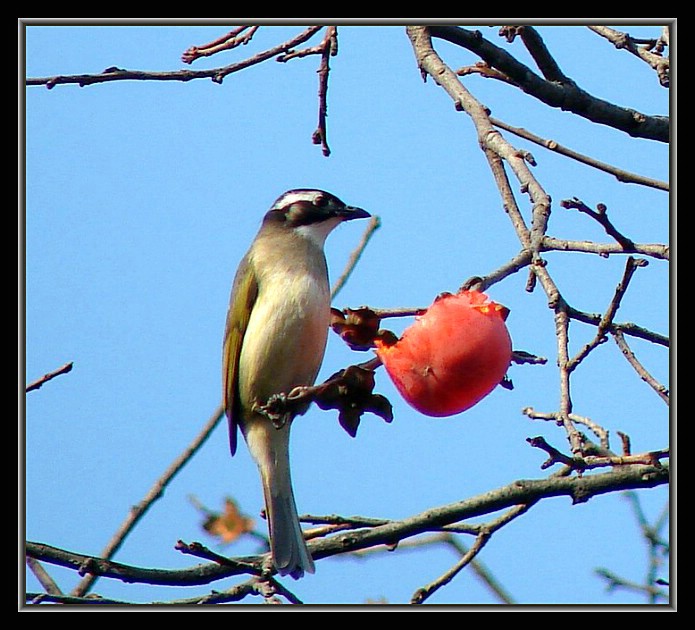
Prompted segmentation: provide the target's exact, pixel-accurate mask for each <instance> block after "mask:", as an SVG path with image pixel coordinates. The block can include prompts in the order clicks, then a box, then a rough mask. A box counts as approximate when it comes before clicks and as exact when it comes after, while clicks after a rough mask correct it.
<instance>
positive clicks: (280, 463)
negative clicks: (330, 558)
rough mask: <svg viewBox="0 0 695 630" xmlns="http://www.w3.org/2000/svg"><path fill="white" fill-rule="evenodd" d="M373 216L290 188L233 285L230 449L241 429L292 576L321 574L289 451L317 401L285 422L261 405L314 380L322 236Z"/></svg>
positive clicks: (319, 349) (278, 555) (281, 566)
mask: <svg viewBox="0 0 695 630" xmlns="http://www.w3.org/2000/svg"><path fill="white" fill-rule="evenodd" d="M370 216H371V215H370V214H369V212H367V211H366V210H364V209H362V208H358V207H355V206H348V205H346V204H345V203H344V202H343V201H341V200H340V199H338V197H336V196H335V195H333V194H331V193H329V192H326V191H324V190H318V189H308V188H296V189H292V190H288V191H287V192H285V193H283V194H282V195H280V197H278V198H277V199H276V201H275V202H274V203H273V204H272V206H271V207H270V209H269V210H268V211H267V212H266V214H265V216H264V217H263V221H262V223H261V227H260V229H259V231H258V233H257V235H256V237H255V239H254V240H253V242H252V243H251V246H250V247H249V249H248V251H247V253H246V255H245V256H244V257H243V258H242V260H241V262H240V264H239V267H238V269H237V272H236V275H235V277H234V283H233V285H232V292H231V298H230V302H229V309H228V312H227V319H226V325H225V332H224V344H223V361H222V363H223V377H222V380H223V401H224V402H223V404H224V409H225V414H226V416H227V420H228V425H229V447H230V451H231V454H232V456H233V455H234V454H235V452H236V450H237V442H238V438H237V429H239V430H240V431H241V434H242V436H243V438H244V440H245V442H246V445H247V447H248V449H249V452H250V454H251V457H252V458H253V460H254V461H255V463H256V465H257V467H258V471H259V473H260V478H261V484H262V487H263V495H264V500H265V512H266V518H267V521H268V533H269V539H270V552H271V558H272V564H273V566H274V568H275V569H276V570H277V572H278V573H279V574H280V575H282V576H284V575H290V576H291V577H292V578H294V579H299V578H301V577H302V576H303V575H304V574H305V573H314V572H315V567H314V562H313V559H312V557H311V554H310V553H309V550H308V549H307V546H306V542H305V541H304V535H303V533H302V529H301V526H300V523H299V517H298V515H297V507H296V503H295V499H294V493H293V490H292V481H291V477H290V456H289V443H290V427H291V424H292V421H293V420H294V418H295V417H296V416H298V415H302V414H304V413H305V412H306V411H307V409H308V407H309V405H310V402H309V403H305V404H303V406H300V407H298V408H296V407H295V408H292V409H291V410H288V411H285V412H284V413H283V414H282V417H281V418H280V419H279V420H278V418H273V417H271V416H270V415H269V414H268V413H266V412H264V410H263V406H264V405H265V404H266V403H267V402H268V401H269V400H271V399H273V398H276V397H282V396H286V395H287V394H289V393H290V392H291V391H292V390H294V389H295V388H301V387H309V386H311V385H313V384H314V382H315V380H316V377H317V375H318V372H319V370H320V367H321V364H322V362H323V356H324V352H325V349H326V343H327V340H328V330H329V324H330V300H331V295H330V286H329V280H328V265H327V263H326V257H325V253H324V243H325V241H326V237H327V236H328V235H329V234H330V233H331V232H332V231H333V229H334V228H336V227H337V226H338V225H339V224H341V223H343V222H345V221H350V220H353V219H362V218H368V217H370ZM288 409H289V407H288Z"/></svg>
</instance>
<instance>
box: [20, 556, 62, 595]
mask: <svg viewBox="0 0 695 630" xmlns="http://www.w3.org/2000/svg"><path fill="white" fill-rule="evenodd" d="M26 562H27V566H28V567H29V569H31V572H32V573H33V574H34V575H35V576H36V579H37V580H38V581H39V583H40V584H41V586H43V588H44V590H45V591H46V593H48V594H49V595H62V594H63V591H61V590H60V587H59V586H58V585H57V584H56V582H55V580H54V579H53V578H52V577H51V576H50V575H49V574H48V571H46V569H45V568H44V566H43V565H42V564H41V563H40V562H39V561H38V560H36V558H30V557H28V556H27V559H26Z"/></svg>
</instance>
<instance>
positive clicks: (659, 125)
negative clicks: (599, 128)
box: [429, 26, 670, 142]
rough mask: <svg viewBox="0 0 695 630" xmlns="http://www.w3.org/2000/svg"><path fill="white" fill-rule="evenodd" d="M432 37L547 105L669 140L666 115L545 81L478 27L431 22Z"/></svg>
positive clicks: (571, 85) (640, 135) (642, 135)
mask: <svg viewBox="0 0 695 630" xmlns="http://www.w3.org/2000/svg"><path fill="white" fill-rule="evenodd" d="M429 30H430V33H431V34H432V37H438V38H440V39H445V40H446V41H448V42H451V43H452V44H456V45H458V46H462V47H464V48H467V49H468V50H470V51H471V52H474V53H475V54H476V55H478V56H479V57H480V58H481V59H482V60H483V61H485V62H486V63H487V64H488V65H490V66H491V67H493V68H496V69H498V70H500V71H501V72H503V73H504V74H506V75H507V76H508V77H509V78H511V79H512V80H513V81H514V82H515V83H517V84H518V85H519V87H521V88H522V89H523V90H524V92H526V93H527V94H530V95H531V96H533V97H534V98H537V99H538V100H540V101H542V102H543V103H545V104H546V105H549V106H550V107H556V108H559V109H562V110H566V111H570V112H572V113H574V114H577V115H579V116H582V117H584V118H587V119H588V120H591V121H593V122H595V123H599V124H602V125H608V126H610V127H614V128H615V129H619V130H620V131H624V132H625V133H627V134H629V135H631V136H635V137H638V138H647V139H649V140H658V141H659V142H668V141H669V135H670V133H669V119H668V117H667V116H648V115H646V114H643V113H640V112H637V111H635V110H634V109H630V108H627V107H620V106H618V105H614V104H613V103H609V102H608V101H604V100H602V99H599V98H597V97H595V96H592V95H591V94H589V93H588V92H586V91H584V90H582V89H581V88H580V87H578V86H577V85H576V84H575V83H574V82H572V81H568V82H567V83H559V82H552V81H546V80H545V79H543V78H542V77H540V76H538V75H537V74H536V73H535V72H533V71H532V70H531V69H530V68H529V67H528V66H526V65H524V64H523V63H521V62H520V61H518V60H517V59H515V58H514V57H513V56H512V55H510V54H509V53H508V52H507V51H506V50H504V49H502V48H500V47H498V46H495V45H494V44H492V43H491V42H489V41H488V40H486V39H485V38H484V37H483V36H482V35H481V33H480V32H479V31H470V30H467V29H464V28H461V27H459V26H431V27H429Z"/></svg>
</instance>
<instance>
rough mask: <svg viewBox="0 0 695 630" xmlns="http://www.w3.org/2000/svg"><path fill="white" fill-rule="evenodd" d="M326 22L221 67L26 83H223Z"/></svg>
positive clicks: (109, 70)
mask: <svg viewBox="0 0 695 630" xmlns="http://www.w3.org/2000/svg"><path fill="white" fill-rule="evenodd" d="M322 28H323V26H311V27H309V28H307V29H306V30H304V31H302V32H301V33H300V34H299V35H297V36H296V37H293V38H292V39H290V40H288V41H286V42H283V43H282V44H279V45H277V46H273V47H272V48H268V49H267V50H264V51H261V52H259V53H258V54H256V55H253V56H252V57H249V58H248V59H244V60H242V61H238V62H236V63H232V64H229V65H227V66H220V67H218V68H210V69H208V70H173V71H169V72H147V71H143V70H124V69H122V68H116V67H111V68H107V69H106V70H104V72H101V73H98V74H76V75H57V76H53V77H29V78H27V80H26V85H45V86H46V87H47V88H48V89H51V88H53V87H55V86H56V85H66V84H77V85H79V86H80V87H84V86H85V85H93V84H95V83H107V82H111V81H191V80H194V79H211V80H212V81H213V82H215V83H222V81H223V79H224V78H225V77H226V76H227V75H229V74H232V73H234V72H239V71H240V70H243V69H245V68H248V67H250V66H254V65H257V64H259V63H263V62H264V61H266V60H268V59H272V58H273V57H276V56H277V55H281V54H283V53H286V52H287V51H288V50H291V49H292V48H294V47H295V46H297V45H299V44H302V43H304V42H305V41H307V40H308V39H310V38H311V37H313V36H314V35H315V34H316V33H318V32H319V31H320V30H321V29H322Z"/></svg>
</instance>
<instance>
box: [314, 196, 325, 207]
mask: <svg viewBox="0 0 695 630" xmlns="http://www.w3.org/2000/svg"><path fill="white" fill-rule="evenodd" d="M314 205H315V206H317V207H319V208H323V207H324V206H326V205H328V197H327V196H326V195H316V196H315V197H314Z"/></svg>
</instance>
